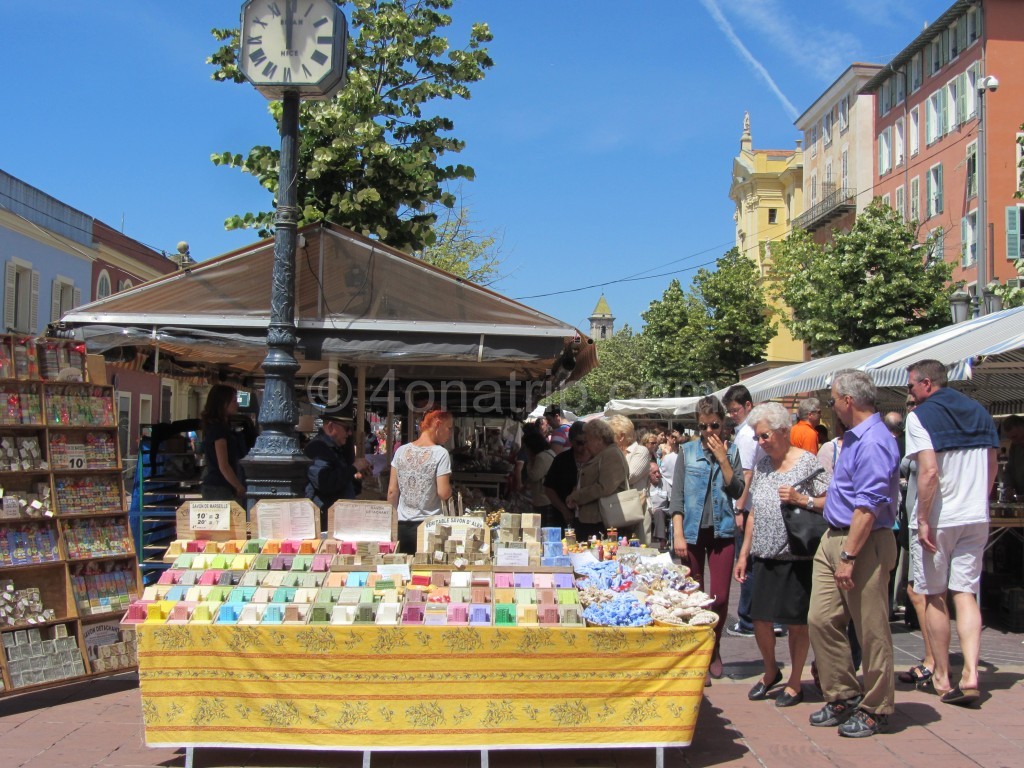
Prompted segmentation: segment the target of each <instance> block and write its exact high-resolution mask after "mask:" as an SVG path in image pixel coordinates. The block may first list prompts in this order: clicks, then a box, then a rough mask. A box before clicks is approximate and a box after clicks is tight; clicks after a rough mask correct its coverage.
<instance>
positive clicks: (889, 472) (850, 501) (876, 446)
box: [824, 413, 900, 530]
mask: <svg viewBox="0 0 1024 768" xmlns="http://www.w3.org/2000/svg"><path fill="white" fill-rule="evenodd" d="M899 502H900V451H899V447H898V446H897V444H896V439H895V438H894V437H893V436H892V434H891V433H890V432H889V430H888V429H887V428H886V426H885V424H883V423H882V417H881V416H879V415H878V414H877V413H874V414H872V415H871V416H869V417H868V418H866V419H865V420H864V421H862V422H861V423H860V424H858V425H857V426H856V427H854V428H853V429H848V430H846V433H845V434H844V435H843V450H842V451H840V453H839V460H838V461H837V462H836V466H835V469H834V471H833V473H832V482H831V483H830V484H829V486H828V495H827V496H826V497H825V510H824V515H825V520H826V521H827V522H828V524H829V525H831V526H834V527H836V528H848V527H849V525H850V521H851V520H853V510H854V509H855V508H857V507H862V508H864V509H867V510H868V511H870V512H871V513H872V514H873V515H874V516H875V524H874V525H873V526H872V530H876V529H878V528H892V526H893V523H894V522H896V512H897V509H898V507H899Z"/></svg>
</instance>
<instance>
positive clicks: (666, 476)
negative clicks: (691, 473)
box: [661, 451, 679, 488]
mask: <svg viewBox="0 0 1024 768" xmlns="http://www.w3.org/2000/svg"><path fill="white" fill-rule="evenodd" d="M678 458H679V452H678V451H676V452H675V453H666V454H665V455H664V456H662V457H661V481H662V482H663V483H666V484H668V486H669V487H670V488H671V487H672V478H673V477H675V474H676V460H677V459H678Z"/></svg>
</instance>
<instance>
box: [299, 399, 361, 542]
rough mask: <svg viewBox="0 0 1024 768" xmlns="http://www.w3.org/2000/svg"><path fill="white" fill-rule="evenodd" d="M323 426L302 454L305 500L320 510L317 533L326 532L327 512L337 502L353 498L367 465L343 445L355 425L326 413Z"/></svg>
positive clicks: (346, 418) (349, 420)
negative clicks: (306, 464)
mask: <svg viewBox="0 0 1024 768" xmlns="http://www.w3.org/2000/svg"><path fill="white" fill-rule="evenodd" d="M321 420H322V422H323V423H322V426H321V427H320V431H319V432H318V433H317V435H316V437H314V438H313V439H312V440H310V441H309V442H308V443H307V444H306V447H305V448H303V453H305V454H306V456H307V457H308V458H309V459H310V464H309V468H308V469H307V470H306V480H307V482H306V497H307V498H309V499H312V501H313V503H314V504H316V505H317V506H318V507H319V508H320V530H321V531H326V530H327V511H328V510H329V509H330V508H331V505H333V504H334V502H336V501H338V500H339V499H354V498H355V497H356V495H357V490H356V483H357V482H359V481H361V480H362V477H363V473H364V472H368V471H369V469H370V463H369V462H368V461H367V460H366V459H364V458H361V457H360V458H355V457H354V456H350V454H349V453H348V451H347V449H346V443H348V442H349V440H350V439H351V437H352V433H353V431H354V430H355V422H354V421H353V420H352V419H350V418H348V417H347V416H341V415H336V414H326V415H324V416H322V417H321Z"/></svg>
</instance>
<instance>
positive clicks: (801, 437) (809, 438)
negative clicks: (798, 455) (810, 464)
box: [789, 397, 821, 456]
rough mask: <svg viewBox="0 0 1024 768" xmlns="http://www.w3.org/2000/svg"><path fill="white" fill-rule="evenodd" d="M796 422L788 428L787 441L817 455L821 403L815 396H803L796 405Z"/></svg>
mask: <svg viewBox="0 0 1024 768" xmlns="http://www.w3.org/2000/svg"><path fill="white" fill-rule="evenodd" d="M796 418H797V422H796V424H794V425H793V428H792V429H790V430H789V442H790V443H792V444H793V445H795V446H796V447H797V448H803V449H804V450H805V451H810V452H811V453H813V454H814V455H815V456H817V455H818V425H819V424H821V403H820V402H819V401H818V398H816V397H805V398H804V399H803V400H801V401H800V402H799V403H797V405H796Z"/></svg>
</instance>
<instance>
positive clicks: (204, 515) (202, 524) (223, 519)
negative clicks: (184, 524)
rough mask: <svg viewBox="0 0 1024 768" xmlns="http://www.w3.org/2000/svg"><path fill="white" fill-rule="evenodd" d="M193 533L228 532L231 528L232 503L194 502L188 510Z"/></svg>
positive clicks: (189, 524)
mask: <svg viewBox="0 0 1024 768" xmlns="http://www.w3.org/2000/svg"><path fill="white" fill-rule="evenodd" d="M188 527H189V528H191V529H192V530H193V531H227V530H230V528H231V502H230V501H193V502H192V503H191V504H190V505H189V510H188Z"/></svg>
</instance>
